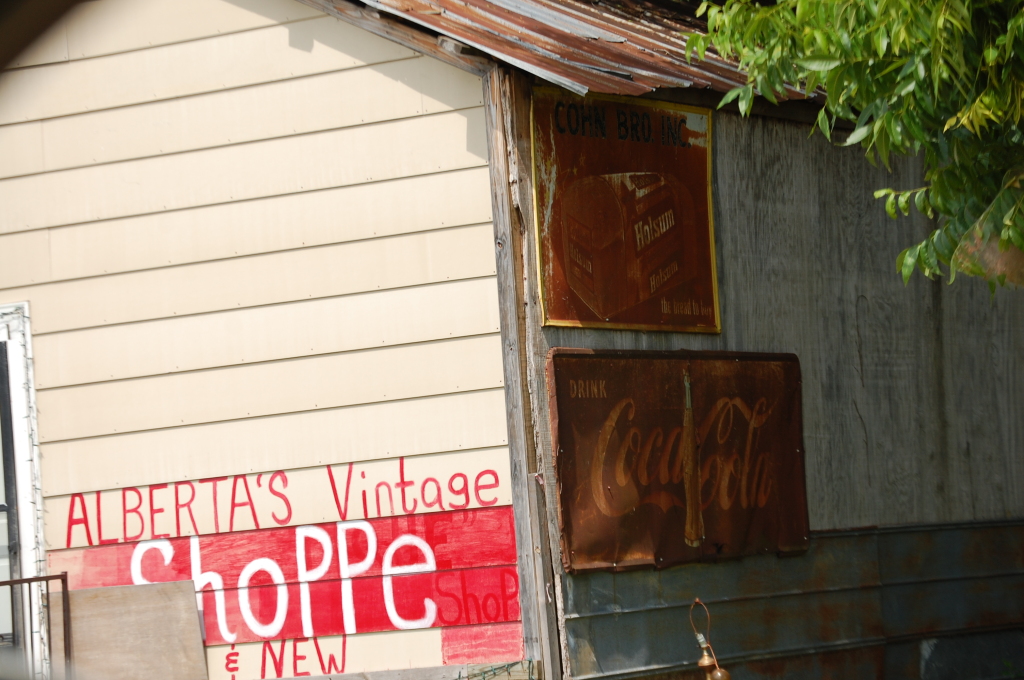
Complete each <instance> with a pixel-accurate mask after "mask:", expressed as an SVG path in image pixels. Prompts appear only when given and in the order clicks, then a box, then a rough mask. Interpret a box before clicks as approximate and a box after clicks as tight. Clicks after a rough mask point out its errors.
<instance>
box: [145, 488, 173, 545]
mask: <svg viewBox="0 0 1024 680" xmlns="http://www.w3.org/2000/svg"><path fill="white" fill-rule="evenodd" d="M166 488H167V485H166V484H153V485H152V486H150V487H149V537H150V538H170V537H171V535H170V534H158V533H156V516H157V515H159V514H160V513H161V512H163V511H164V509H163V508H157V507H156V503H154V502H153V494H154V493H155V492H157V491H159V490H160V489H166Z"/></svg>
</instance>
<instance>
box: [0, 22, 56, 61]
mask: <svg viewBox="0 0 1024 680" xmlns="http://www.w3.org/2000/svg"><path fill="white" fill-rule="evenodd" d="M67 60H68V30H67V14H65V15H64V16H62V17H60V18H59V19H57V20H56V21H55V22H53V24H52V25H51V26H50V27H49V28H48V29H46V31H45V32H44V33H43V34H42V35H40V36H38V37H37V38H36V39H35V40H34V41H33V42H32V44H30V45H29V46H28V47H26V48H25V49H23V50H22V51H21V53H20V54H18V55H16V56H15V57H14V58H13V59H11V61H9V62H8V63H7V64H6V65H5V66H4V69H15V68H24V67H26V66H39V65H40V64H53V63H57V62H62V61H67Z"/></svg>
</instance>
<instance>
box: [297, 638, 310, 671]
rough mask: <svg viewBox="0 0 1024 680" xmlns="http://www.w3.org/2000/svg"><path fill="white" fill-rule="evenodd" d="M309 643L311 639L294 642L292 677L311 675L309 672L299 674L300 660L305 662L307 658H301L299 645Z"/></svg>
mask: <svg viewBox="0 0 1024 680" xmlns="http://www.w3.org/2000/svg"><path fill="white" fill-rule="evenodd" d="M300 642H309V638H295V639H294V640H292V677H296V678H298V677H301V676H303V675H311V673H309V672H308V671H303V672H301V673H300V672H299V659H301V660H303V661H305V660H306V657H304V656H299V643H300Z"/></svg>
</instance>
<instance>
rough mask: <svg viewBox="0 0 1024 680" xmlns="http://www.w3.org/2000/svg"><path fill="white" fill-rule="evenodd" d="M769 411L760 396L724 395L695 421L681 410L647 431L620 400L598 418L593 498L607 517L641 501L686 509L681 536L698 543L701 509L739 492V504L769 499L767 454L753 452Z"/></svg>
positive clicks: (727, 503)
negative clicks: (676, 418)
mask: <svg viewBox="0 0 1024 680" xmlns="http://www.w3.org/2000/svg"><path fill="white" fill-rule="evenodd" d="M771 414H772V409H771V408H769V407H768V403H767V400H766V399H763V398H762V399H760V400H758V401H757V402H756V403H755V404H754V406H753V407H750V406H749V405H748V404H747V403H746V402H745V401H744V400H743V399H741V398H739V397H723V398H721V399H719V400H718V401H717V402H716V403H715V405H714V407H713V408H712V409H711V411H710V412H709V413H708V414H707V415H706V416H705V417H704V419H703V421H702V422H701V424H700V425H699V426H695V424H694V418H693V410H692V408H687V409H686V410H685V411H684V415H683V422H682V424H681V425H675V426H672V425H667V426H661V425H657V426H654V427H651V428H650V429H648V430H646V431H645V430H643V429H641V428H640V427H637V426H636V425H635V424H634V422H635V421H636V420H638V418H637V410H636V404H635V402H634V400H633V399H632V398H630V397H626V398H624V399H621V400H619V401H618V402H617V403H616V404H615V405H614V406H613V407H612V409H611V411H610V412H609V413H608V417H607V418H605V420H604V424H603V425H602V427H601V430H600V434H599V435H598V439H597V446H596V450H595V452H594V456H593V462H592V463H591V468H590V489H591V493H592V494H593V497H594V502H595V504H596V505H597V507H598V508H599V509H600V511H601V512H602V513H603V514H604V515H606V516H608V517H620V516H622V515H625V514H627V513H630V512H633V511H634V510H635V509H636V508H637V507H638V506H641V505H646V504H650V505H656V506H658V507H659V508H661V509H662V510H663V511H668V510H669V509H670V508H672V507H673V506H679V507H682V508H686V528H685V537H686V542H687V544H689V545H693V546H696V545H699V544H700V541H701V539H702V538H703V518H702V516H701V515H702V512H703V511H704V510H707V509H708V508H709V507H710V506H711V504H713V503H715V502H716V500H717V503H718V505H719V507H720V508H721V509H722V510H729V509H730V508H731V507H732V506H733V504H734V503H735V502H736V500H737V497H738V499H739V503H740V506H741V507H742V508H744V509H748V508H752V507H755V506H756V507H759V508H763V507H764V506H765V505H766V504H767V503H768V500H769V497H770V496H771V492H772V479H771V453H770V452H769V451H759V450H757V448H756V444H757V442H758V440H759V436H758V435H759V431H760V428H761V427H762V426H763V425H764V424H765V422H766V421H767V420H768V418H769V417H770V416H771ZM698 442H699V444H698ZM613 484H614V486H613Z"/></svg>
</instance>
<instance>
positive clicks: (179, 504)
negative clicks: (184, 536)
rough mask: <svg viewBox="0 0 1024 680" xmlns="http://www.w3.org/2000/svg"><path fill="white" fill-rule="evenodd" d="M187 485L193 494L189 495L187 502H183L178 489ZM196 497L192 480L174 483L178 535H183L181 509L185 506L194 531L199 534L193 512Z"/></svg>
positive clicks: (175, 519) (175, 525)
mask: <svg viewBox="0 0 1024 680" xmlns="http://www.w3.org/2000/svg"><path fill="white" fill-rule="evenodd" d="M183 486H187V487H188V488H189V490H190V491H191V492H192V494H191V495H190V496H189V499H188V502H187V503H182V502H180V500H179V499H178V489H179V488H180V487H183ZM195 499H196V487H195V486H193V485H192V482H178V483H177V484H175V485H174V527H175V530H176V531H177V532H178V536H181V509H182V508H185V509H186V510H188V518H189V520H190V521H191V522H192V533H194V534H196V535H198V534H199V527H197V526H196V518H195V516H194V515H193V514H192V501H194V500H195Z"/></svg>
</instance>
